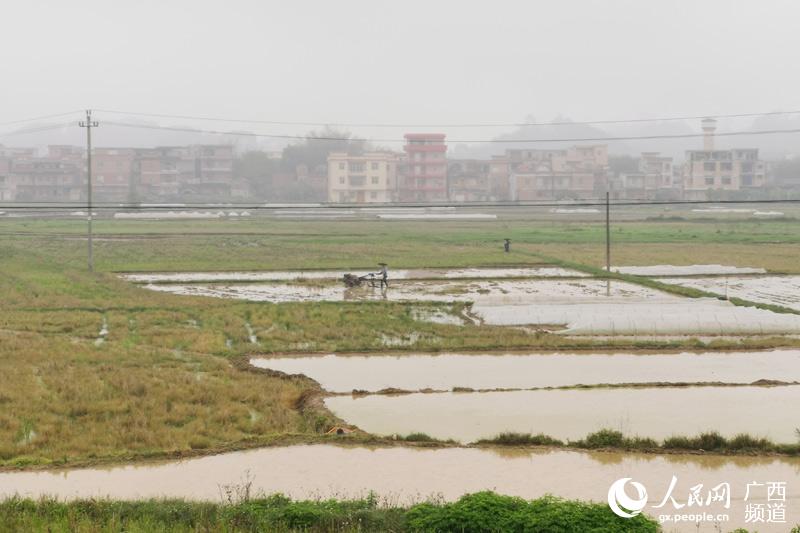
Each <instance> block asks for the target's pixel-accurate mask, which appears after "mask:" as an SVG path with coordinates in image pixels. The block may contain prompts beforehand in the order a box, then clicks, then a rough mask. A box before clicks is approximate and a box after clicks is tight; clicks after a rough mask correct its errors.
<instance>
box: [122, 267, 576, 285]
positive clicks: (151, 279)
mask: <svg viewBox="0 0 800 533" xmlns="http://www.w3.org/2000/svg"><path fill="white" fill-rule="evenodd" d="M376 269H377V267H376ZM374 271H375V270H372V272H374ZM369 272H370V271H369V270H267V271H261V272H163V273H161V272H150V273H142V274H123V275H122V277H123V278H124V279H126V280H128V281H133V282H137V283H143V282H146V283H164V282H166V283H180V282H187V281H192V282H198V281H199V282H202V281H207V282H222V281H291V280H297V279H319V280H325V279H327V280H338V279H342V277H344V275H345V274H347V273H350V274H358V275H364V274H368V273H369ZM389 275H390V278H391V279H435V278H453V279H457V278H527V277H536V278H540V277H586V276H588V274H584V273H583V272H579V271H577V270H569V269H566V268H560V267H548V266H540V267H509V268H457V269H441V268H438V269H436V268H418V269H391V270H390V271H389Z"/></svg>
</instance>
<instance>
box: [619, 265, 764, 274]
mask: <svg viewBox="0 0 800 533" xmlns="http://www.w3.org/2000/svg"><path fill="white" fill-rule="evenodd" d="M611 268H612V270H613V271H614V272H620V273H622V274H635V275H637V276H697V275H713V274H765V273H766V272H767V271H766V270H764V269H763V268H750V267H737V266H728V265H680V266H676V265H650V266H621V267H611Z"/></svg>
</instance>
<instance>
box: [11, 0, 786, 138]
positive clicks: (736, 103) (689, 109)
mask: <svg viewBox="0 0 800 533" xmlns="http://www.w3.org/2000/svg"><path fill="white" fill-rule="evenodd" d="M0 17H1V18H2V20H3V28H2V31H0V57H2V62H1V65H2V75H1V76H0V80H2V81H1V82H0V102H2V104H0V122H3V121H11V120H15V119H21V118H26V117H28V116H36V115H43V114H47V113H58V112H61V111H69V110H71V109H81V108H84V107H94V108H110V109H120V110H132V111H144V112H153V113H172V114H189V115H212V116H230V117H244V118H254V119H264V120H295V121H313V122H403V123H409V122H410V123H427V124H430V123H459V122H460V123H463V122H514V121H519V120H521V119H523V118H524V117H525V116H526V115H533V116H535V117H536V118H537V119H539V120H551V119H553V118H554V117H555V116H557V115H559V114H560V115H564V116H568V117H570V118H572V119H574V120H587V119H608V118H630V117H653V116H659V115H682V114H717V113H735V112H759V111H770V110H777V109H797V108H800V103H799V102H798V98H799V97H798V95H800V91H798V86H799V84H798V82H799V81H800V68H798V55H799V52H800V32H798V31H797V28H798V23H799V21H800V2H797V1H792V0H786V1H767V0H757V1H736V0H685V1H679V0H664V1H656V0H605V1H591V0H558V1H556V0H552V1H533V0H528V1H502V0H494V1H492V2H488V1H482V2H477V1H464V0H462V1H455V0H454V1H436V2H434V1H431V0H427V1H426V0H405V1H394V2H382V1H376V0H339V1H331V0H317V1H310V0H305V1H303V0H292V1H278V0H273V1H265V0H226V1H221V0H216V1H206V0H191V1H189V0H187V1H183V0H136V1H134V0H128V1H123V0H115V1H108V0H103V1H94V0H71V1H68V2H67V1H63V0H58V1H57V0H51V1H41V0H39V1H37V0H4V1H3V2H2V4H0ZM248 128H249V129H251V130H257V131H265V132H283V131H287V132H294V131H296V130H297V128H286V127H267V126H251V127H248ZM495 133H496V132H491V134H490V133H489V132H487V131H484V130H467V131H459V132H458V134H459V135H463V136H467V137H476V136H482V137H491V136H493V135H494V134H495ZM451 136H455V133H451Z"/></svg>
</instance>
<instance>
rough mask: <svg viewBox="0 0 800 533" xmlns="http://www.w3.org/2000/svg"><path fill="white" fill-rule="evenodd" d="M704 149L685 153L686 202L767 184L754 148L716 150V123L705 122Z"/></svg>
mask: <svg viewBox="0 0 800 533" xmlns="http://www.w3.org/2000/svg"><path fill="white" fill-rule="evenodd" d="M702 126H703V149H702V150H688V151H687V152H686V162H685V163H684V169H683V192H684V197H685V198H686V199H687V200H707V199H708V198H709V197H710V196H711V195H713V194H715V193H718V194H719V193H722V194H724V193H725V192H728V193H730V192H732V191H742V190H747V189H755V188H759V187H763V186H764V185H765V184H766V177H765V176H766V165H765V163H764V162H763V161H761V160H759V158H758V149H757V148H734V149H731V150H717V149H716V148H715V146H714V133H715V131H716V129H717V121H716V120H714V119H704V120H703V122H702Z"/></svg>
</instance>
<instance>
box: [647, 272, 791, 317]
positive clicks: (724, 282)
mask: <svg viewBox="0 0 800 533" xmlns="http://www.w3.org/2000/svg"><path fill="white" fill-rule="evenodd" d="M660 281H663V282H664V283H674V284H675V285H681V286H683V287H692V288H694V289H700V290H704V291H709V292H713V293H716V294H719V295H723V296H724V295H727V296H728V297H730V298H743V299H745V300H750V301H752V302H759V303H765V304H773V305H782V306H784V307H789V308H791V309H796V310H797V311H800V276H763V277H762V276H758V277H735V276H729V277H714V278H667V279H662V280H660Z"/></svg>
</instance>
